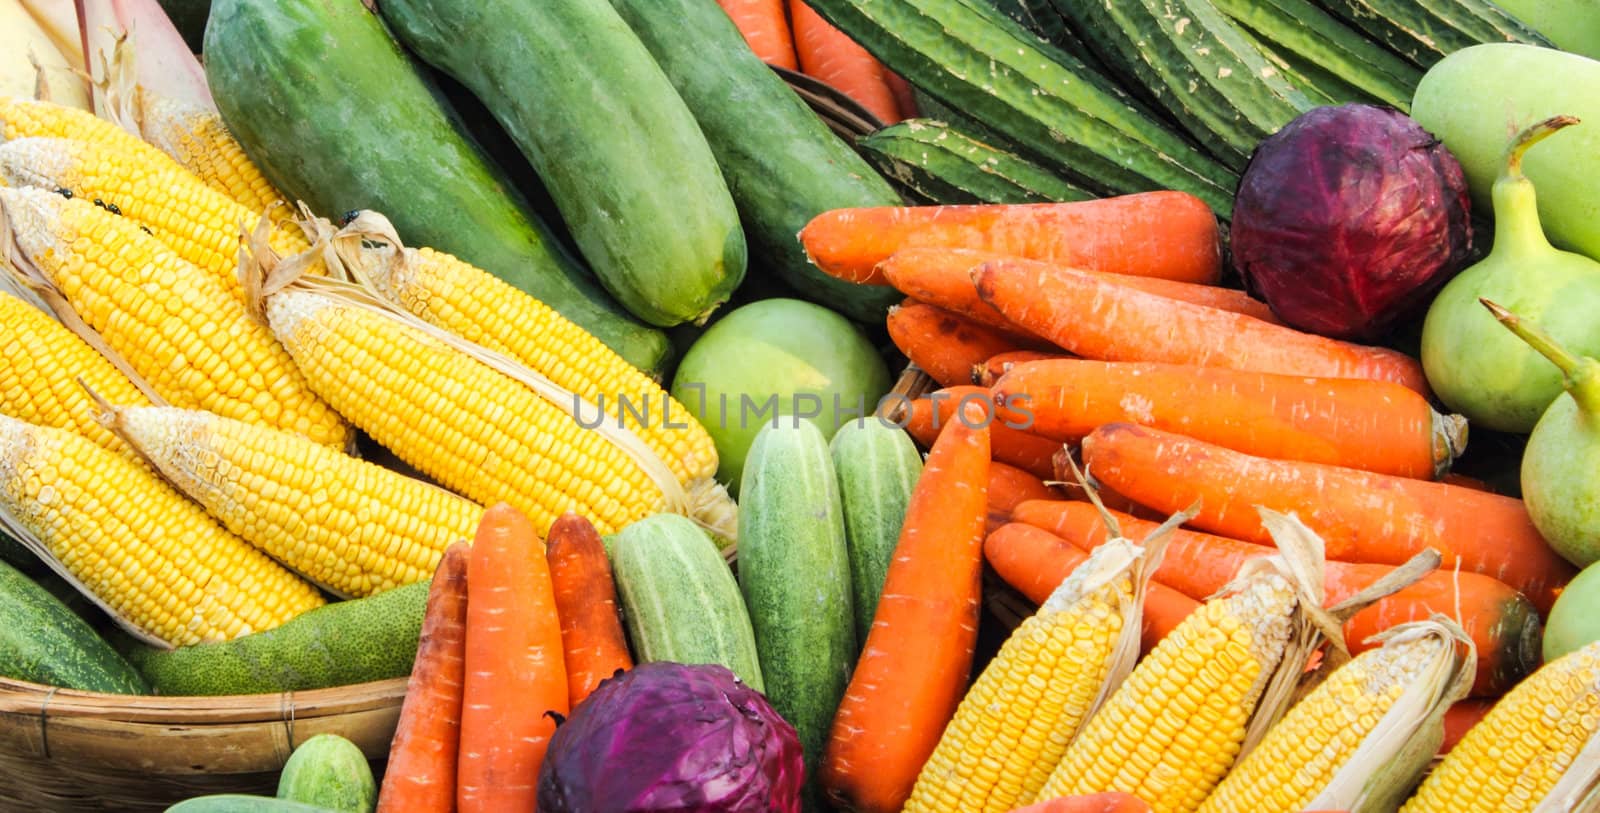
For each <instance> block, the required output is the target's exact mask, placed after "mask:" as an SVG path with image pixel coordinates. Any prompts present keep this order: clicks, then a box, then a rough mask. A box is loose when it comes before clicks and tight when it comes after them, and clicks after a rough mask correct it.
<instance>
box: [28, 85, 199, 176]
mask: <svg viewBox="0 0 1600 813" xmlns="http://www.w3.org/2000/svg"><path fill="white" fill-rule="evenodd" d="M19 138H70V139H74V140H77V141H90V142H94V143H96V144H104V145H106V146H108V147H111V148H113V149H115V150H118V151H120V152H125V153H128V154H129V156H130V158H131V159H133V160H135V161H141V162H155V163H158V164H159V163H171V160H170V159H169V158H167V157H166V156H165V155H162V153H161V151H160V150H158V149H156V148H155V147H153V146H151V145H149V144H146V143H145V142H143V141H141V140H139V137H138V136H136V135H134V134H133V133H131V132H129V131H128V130H125V129H123V128H122V127H119V126H117V125H116V123H114V122H112V121H109V120H107V119H103V118H101V117H99V116H97V115H95V114H94V113H93V112H91V111H89V110H86V109H79V108H76V107H68V106H66V105H60V104H56V103H54V102H47V101H42V100H39V99H24V98H21V97H17V96H5V95H0V141H15V140H17V139H19Z"/></svg>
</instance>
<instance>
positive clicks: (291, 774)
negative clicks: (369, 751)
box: [278, 734, 378, 813]
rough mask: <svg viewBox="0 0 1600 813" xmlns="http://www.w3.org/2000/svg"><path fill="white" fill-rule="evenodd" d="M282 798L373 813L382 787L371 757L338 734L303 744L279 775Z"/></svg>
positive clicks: (324, 735) (279, 794)
mask: <svg viewBox="0 0 1600 813" xmlns="http://www.w3.org/2000/svg"><path fill="white" fill-rule="evenodd" d="M278 798H279V799H285V800H288V801H291V802H303V803H305V804H309V805H320V806H322V807H325V808H328V809H329V810H339V811H343V812H344V813H371V811H372V810H373V809H374V808H376V807H377V806H378V783H377V782H376V781H375V780H374V779H373V778H372V766H371V765H369V764H368V763H367V755H366V754H363V753H361V749H360V748H359V747H357V746H356V744H355V743H353V742H351V741H349V740H347V739H345V738H344V737H341V736H339V735H338V734H318V735H316V736H314V737H312V738H311V739H308V740H306V741H305V742H303V743H300V745H299V746H298V747H296V748H295V749H294V753H292V754H290V755H289V759H288V760H287V761H285V762H284V763H283V772H282V773H280V774H279V775H278Z"/></svg>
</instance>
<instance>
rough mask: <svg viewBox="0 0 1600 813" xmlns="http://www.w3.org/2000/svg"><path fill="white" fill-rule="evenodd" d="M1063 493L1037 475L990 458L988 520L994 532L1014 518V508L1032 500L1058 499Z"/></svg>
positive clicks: (988, 528)
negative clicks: (1012, 514) (1012, 513)
mask: <svg viewBox="0 0 1600 813" xmlns="http://www.w3.org/2000/svg"><path fill="white" fill-rule="evenodd" d="M1061 497H1062V495H1061V492H1059V491H1057V490H1056V489H1055V488H1054V487H1052V486H1047V485H1045V482H1044V481H1043V480H1041V479H1039V478H1038V477H1035V476H1033V475H1032V474H1029V473H1028V472H1025V471H1023V470H1022V469H1019V468H1017V467H1016V466H1008V465H1006V464H1004V463H1000V462H998V461H994V460H991V461H989V521H988V524H987V525H986V526H985V530H986V531H989V532H992V531H994V529H996V528H998V527H1000V526H1001V525H1004V524H1006V523H1007V522H1010V521H1011V510H1012V509H1014V508H1016V507H1017V506H1018V505H1021V504H1023V503H1025V502H1028V501H1030V500H1042V501H1048V500H1059V499H1061Z"/></svg>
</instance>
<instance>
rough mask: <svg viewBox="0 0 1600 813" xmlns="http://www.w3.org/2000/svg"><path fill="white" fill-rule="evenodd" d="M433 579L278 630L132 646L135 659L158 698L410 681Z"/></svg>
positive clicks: (326, 609) (309, 615) (321, 610)
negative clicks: (170, 646) (168, 646)
mask: <svg viewBox="0 0 1600 813" xmlns="http://www.w3.org/2000/svg"><path fill="white" fill-rule="evenodd" d="M431 581H432V580H431V579H424V580H423V581H420V582H416V583H414V584H408V585H405V586H404V587H396V588H394V589H393V590H388V591H385V592H382V593H379V594H377V595H375V596H370V597H367V598H361V599H353V600H350V601H339V602H334V603H332V604H328V605H324V606H322V607H318V608H316V609H315V610H311V611H309V612H306V613H304V614H302V615H300V616H298V617H296V618H293V619H290V620H289V621H287V622H285V623H284V624H283V625H282V626H279V627H277V628H276V629H271V630H267V631H266V632H258V633H254V634H252V635H245V636H242V637H239V638H235V639H233V640H232V641H225V642H222V643H215V644H197V645H195V646H186V647H180V648H178V649H175V650H170V651H162V650H157V649H154V648H151V647H147V646H143V645H135V646H132V647H130V650H129V652H128V656H129V660H131V661H133V664H134V666H136V667H138V668H139V671H140V672H141V673H143V674H144V676H145V679H147V680H149V681H150V685H151V686H152V687H153V688H154V689H155V690H156V691H157V692H158V693H160V694H171V695H223V694H261V693H266V692H286V691H302V690H305V689H322V688H326V687H329V686H348V685H351V684H355V683H365V682H367V681H372V680H385V679H388V678H397V677H405V676H406V675H409V674H411V665H412V662H413V661H414V660H416V656H417V638H418V637H419V636H420V635H421V634H422V613H423V610H424V609H425V608H426V606H427V600H428V585H429V584H430V583H431Z"/></svg>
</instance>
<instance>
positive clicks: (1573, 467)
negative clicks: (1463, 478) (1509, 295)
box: [1483, 299, 1600, 567]
mask: <svg viewBox="0 0 1600 813" xmlns="http://www.w3.org/2000/svg"><path fill="white" fill-rule="evenodd" d="M1483 305H1484V307H1486V308H1488V309H1489V312H1490V313H1493V314H1494V317H1495V318H1496V319H1498V320H1500V323H1501V324H1503V325H1505V326H1506V327H1507V328H1509V329H1510V330H1511V332H1512V333H1513V334H1515V335H1516V337H1517V338H1518V339H1519V340H1520V341H1524V342H1526V343H1527V344H1528V345H1529V346H1530V347H1532V348H1533V349H1535V350H1537V351H1538V352H1539V353H1540V354H1541V355H1543V356H1544V357H1545V358H1547V359H1549V360H1550V362H1551V363H1553V364H1554V365H1555V367H1556V368H1557V369H1559V370H1560V373H1561V381H1562V386H1563V387H1565V388H1566V392H1565V393H1564V394H1562V395H1560V396H1558V397H1557V398H1556V399H1555V400H1554V401H1553V402H1551V404H1550V408H1549V409H1548V410H1546V411H1545V413H1544V416H1543V417H1541V418H1540V419H1539V423H1538V424H1537V425H1535V426H1534V428H1533V433H1532V434H1531V435H1529V436H1528V445H1527V448H1525V449H1524V450H1523V453H1522V501H1523V503H1524V504H1526V505H1527V507H1528V516H1529V517H1530V518H1532V519H1533V525H1534V527H1536V528H1538V529H1539V535H1540V536H1543V537H1544V539H1545V541H1546V542H1549V543H1550V547H1552V548H1554V549H1555V551H1556V553H1559V554H1561V556H1562V558H1564V559H1566V560H1567V561H1569V562H1571V563H1573V564H1575V565H1577V566H1578V567H1588V566H1589V565H1591V564H1594V563H1595V562H1596V561H1600V477H1596V476H1595V473H1596V472H1600V361H1597V360H1596V359H1594V358H1593V357H1590V356H1576V355H1573V354H1572V353H1570V352H1568V351H1567V350H1566V349H1565V348H1564V347H1562V346H1561V344H1560V343H1559V342H1557V341H1556V340H1555V339H1554V338H1553V337H1551V336H1550V334H1549V333H1546V332H1545V331H1544V330H1542V329H1540V328H1539V327H1538V326H1536V325H1534V324H1531V323H1529V322H1528V321H1526V320H1525V319H1524V318H1522V317H1521V316H1519V315H1514V314H1512V313H1511V312H1510V311H1508V310H1506V309H1505V308H1502V307H1500V306H1499V305H1497V304H1495V303H1494V302H1491V301H1489V300H1488V299H1485V300H1483Z"/></svg>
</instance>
